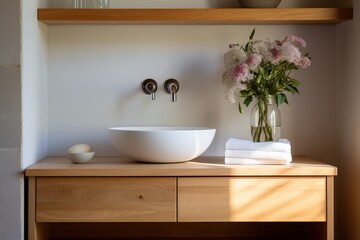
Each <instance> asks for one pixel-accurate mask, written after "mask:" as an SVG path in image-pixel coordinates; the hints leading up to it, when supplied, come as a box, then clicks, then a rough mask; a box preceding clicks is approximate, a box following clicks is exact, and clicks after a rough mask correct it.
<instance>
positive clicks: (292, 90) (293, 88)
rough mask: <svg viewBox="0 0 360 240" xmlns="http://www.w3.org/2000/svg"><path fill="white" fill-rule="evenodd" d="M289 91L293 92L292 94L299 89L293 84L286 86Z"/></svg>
mask: <svg viewBox="0 0 360 240" xmlns="http://www.w3.org/2000/svg"><path fill="white" fill-rule="evenodd" d="M285 89H286V90H287V91H289V92H291V93H292V94H295V93H299V90H298V89H297V88H296V87H294V86H291V85H288V86H286V88H285Z"/></svg>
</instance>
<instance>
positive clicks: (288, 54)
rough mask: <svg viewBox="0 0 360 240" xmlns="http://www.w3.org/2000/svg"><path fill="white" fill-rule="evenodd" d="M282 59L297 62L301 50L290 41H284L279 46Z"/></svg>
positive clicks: (299, 58)
mask: <svg viewBox="0 0 360 240" xmlns="http://www.w3.org/2000/svg"><path fill="white" fill-rule="evenodd" d="M281 55H282V60H285V61H288V62H291V63H295V64H297V63H298V62H300V60H301V52H300V50H299V48H297V47H296V46H294V45H293V44H292V43H291V42H285V43H284V44H283V45H282V46H281Z"/></svg>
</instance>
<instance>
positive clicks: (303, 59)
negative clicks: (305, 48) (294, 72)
mask: <svg viewBox="0 0 360 240" xmlns="http://www.w3.org/2000/svg"><path fill="white" fill-rule="evenodd" d="M310 64H311V60H310V58H308V57H301V59H300V61H298V62H297V63H296V65H297V66H299V67H301V68H308V67H309V66H310Z"/></svg>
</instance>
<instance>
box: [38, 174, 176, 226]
mask: <svg viewBox="0 0 360 240" xmlns="http://www.w3.org/2000/svg"><path fill="white" fill-rule="evenodd" d="M36 186H37V188H36V193H37V195H36V221H37V222H175V221H176V178H170V177H169V178H155V177H154V178H153V177H143V178H138V177H137V178H115V177H114V178H112V177H104V178H101V177H99V178H96V177H44V178H37V185H36Z"/></svg>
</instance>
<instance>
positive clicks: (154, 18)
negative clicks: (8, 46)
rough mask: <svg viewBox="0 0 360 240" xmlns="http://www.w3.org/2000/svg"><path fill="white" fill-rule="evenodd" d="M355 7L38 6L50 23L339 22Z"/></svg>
mask: <svg viewBox="0 0 360 240" xmlns="http://www.w3.org/2000/svg"><path fill="white" fill-rule="evenodd" d="M352 18H353V9H352V8H271V9H255V8H253V9H249V8H206V9H204V8H195V9H190V8H184V9H38V20H39V21H41V22H44V23H46V24H74V25H75V24H336V23H340V22H343V21H347V20H351V19H352Z"/></svg>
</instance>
